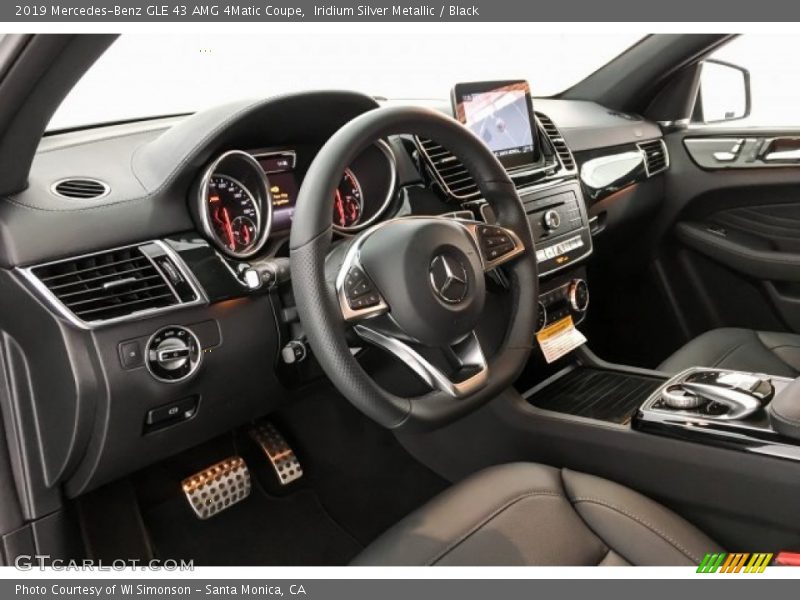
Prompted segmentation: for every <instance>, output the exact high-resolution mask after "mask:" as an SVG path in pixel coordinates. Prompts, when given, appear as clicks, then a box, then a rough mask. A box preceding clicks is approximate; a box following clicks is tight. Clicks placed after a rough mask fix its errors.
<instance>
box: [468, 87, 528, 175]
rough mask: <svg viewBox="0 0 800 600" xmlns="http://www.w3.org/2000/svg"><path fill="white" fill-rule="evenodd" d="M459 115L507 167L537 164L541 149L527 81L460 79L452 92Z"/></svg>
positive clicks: (515, 167)
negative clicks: (460, 81) (466, 80)
mask: <svg viewBox="0 0 800 600" xmlns="http://www.w3.org/2000/svg"><path fill="white" fill-rule="evenodd" d="M452 102H453V112H454V113H455V117H456V119H458V120H459V121H461V123H463V124H464V125H466V126H467V127H468V128H469V129H470V130H471V131H472V132H473V133H474V134H475V135H477V136H478V137H479V138H481V139H482V140H483V141H484V143H485V144H486V145H487V146H488V147H489V149H490V150H491V151H492V152H494V155H495V156H496V157H497V158H498V159H499V160H500V162H501V163H502V165H503V166H504V167H505V168H506V169H509V170H511V169H517V168H520V167H525V166H530V165H534V164H536V163H537V162H538V159H539V153H538V146H537V143H536V141H537V140H536V133H535V132H536V127H535V126H534V123H535V120H534V117H533V101H532V100H531V92H530V87H529V86H528V82H527V81H523V80H517V81H481V82H473V83H458V84H456V85H455V87H454V88H453V93H452Z"/></svg>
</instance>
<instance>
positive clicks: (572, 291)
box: [567, 279, 589, 313]
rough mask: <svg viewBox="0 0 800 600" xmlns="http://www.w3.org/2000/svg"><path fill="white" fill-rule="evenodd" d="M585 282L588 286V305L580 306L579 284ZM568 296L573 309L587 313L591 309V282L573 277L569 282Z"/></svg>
mask: <svg viewBox="0 0 800 600" xmlns="http://www.w3.org/2000/svg"><path fill="white" fill-rule="evenodd" d="M581 284H583V285H584V286H585V287H586V306H584V307H583V308H579V307H578V286H579V285H581ZM567 296H568V297H569V305H570V308H572V310H574V311H575V312H577V313H585V312H586V311H587V310H589V284H588V283H586V280H585V279H573V280H572V281H570V282H569V288H568V290H567Z"/></svg>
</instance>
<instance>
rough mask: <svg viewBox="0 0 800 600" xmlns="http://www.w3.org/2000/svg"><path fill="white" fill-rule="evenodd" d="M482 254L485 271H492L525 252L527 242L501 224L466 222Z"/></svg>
mask: <svg viewBox="0 0 800 600" xmlns="http://www.w3.org/2000/svg"><path fill="white" fill-rule="evenodd" d="M464 226H465V227H466V228H467V231H469V234H470V235H471V236H472V239H473V240H475V244H476V245H477V247H478V250H479V251H480V254H481V261H482V263H483V269H484V271H491V270H492V269H494V268H496V267H499V266H500V265H502V264H504V263H507V262H509V261H511V260H513V259H515V258H517V257H518V256H520V255H521V254H524V253H525V244H523V243H522V240H520V239H519V236H518V235H517V234H516V233H514V232H513V231H512V230H510V229H508V228H506V227H501V226H500V225H489V224H486V223H478V222H473V221H469V222H465V223H464Z"/></svg>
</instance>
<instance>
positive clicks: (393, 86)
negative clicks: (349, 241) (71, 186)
mask: <svg viewBox="0 0 800 600" xmlns="http://www.w3.org/2000/svg"><path fill="white" fill-rule="evenodd" d="M640 37H641V36H639V35H632V34H620V35H540V34H535V35H534V34H528V35H524V34H516V33H511V34H503V35H500V34H480V35H476V34H474V33H469V34H468V33H464V34H460V33H457V34H451V33H448V34H436V35H434V34H432V33H412V34H396V33H392V34H367V35H365V34H363V33H356V32H346V31H345V32H343V33H341V34H337V35H330V34H316V35H304V36H299V35H296V34H288V33H287V34H269V35H264V34H262V35H213V36H209V35H177V36H176V35H170V36H167V35H125V36H122V37H120V38H119V39H118V40H117V41H116V42H114V44H113V45H112V46H111V48H109V49H108V51H107V52H106V53H105V54H104V55H103V56H101V57H100V59H99V60H98V61H97V62H96V63H95V64H94V66H92V68H91V69H90V70H89V71H88V72H87V73H86V74H85V75H84V77H83V78H82V79H81V80H80V81H79V82H78V84H77V85H76V86H75V88H74V89H73V90H72V91H71V92H70V94H69V96H68V97H67V98H66V99H65V101H64V102H63V103H62V105H61V107H60V108H59V109H58V111H57V112H56V114H55V115H54V116H53V118H52V119H51V121H50V124H49V126H48V129H49V130H53V129H64V128H69V127H79V126H84V125H91V124H97V123H104V122H112V121H121V120H127V119H139V118H147V117H155V116H162V115H171V114H180V113H188V112H195V111H198V110H202V109H204V108H207V107H209V106H213V105H216V104H221V103H224V102H228V101H231V100H236V99H241V98H257V97H268V96H271V95H275V94H281V93H286V92H294V91H301V90H309V89H348V90H356V91H360V92H364V93H366V94H370V95H374V96H382V97H385V98H390V99H397V100H402V99H446V98H448V95H449V92H450V88H451V87H452V85H453V84H454V83H456V82H459V81H482V80H501V79H520V78H525V79H527V80H528V81H529V82H530V84H531V89H532V91H533V95H534V96H550V95H553V94H556V93H558V92H560V91H562V90H564V89H566V88H568V87H570V86H571V85H573V84H575V83H577V82H578V81H580V80H581V79H583V78H584V77H586V76H587V75H589V74H591V73H592V72H593V71H595V70H597V69H598V68H600V67H601V66H603V65H604V64H606V63H607V62H608V61H610V60H611V59H612V58H614V57H615V56H617V55H618V54H620V53H621V52H623V51H624V50H625V49H627V48H628V47H630V46H631V45H633V44H634V43H635V42H636V41H638V39H640Z"/></svg>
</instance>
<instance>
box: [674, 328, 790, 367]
mask: <svg viewBox="0 0 800 600" xmlns="http://www.w3.org/2000/svg"><path fill="white" fill-rule="evenodd" d="M689 367H719V368H721V369H733V370H737V371H748V372H753V373H765V374H767V375H778V376H783V377H791V378H795V377H797V376H798V375H800V335H797V334H794V333H778V332H770V331H753V330H752V329H736V328H730V327H726V328H722V329H712V330H711V331H707V332H706V333H704V334H702V335H700V336H698V337H696V338H695V339H693V340H692V341H691V342H689V343H688V344H686V345H685V346H684V347H683V348H681V349H680V350H678V351H677V352H676V353H675V354H673V355H672V356H670V357H669V358H668V359H667V360H666V361H664V362H663V363H661V367H660V369H661V370H662V371H665V372H667V373H678V372H680V371H683V370H684V369H688V368H689Z"/></svg>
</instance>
